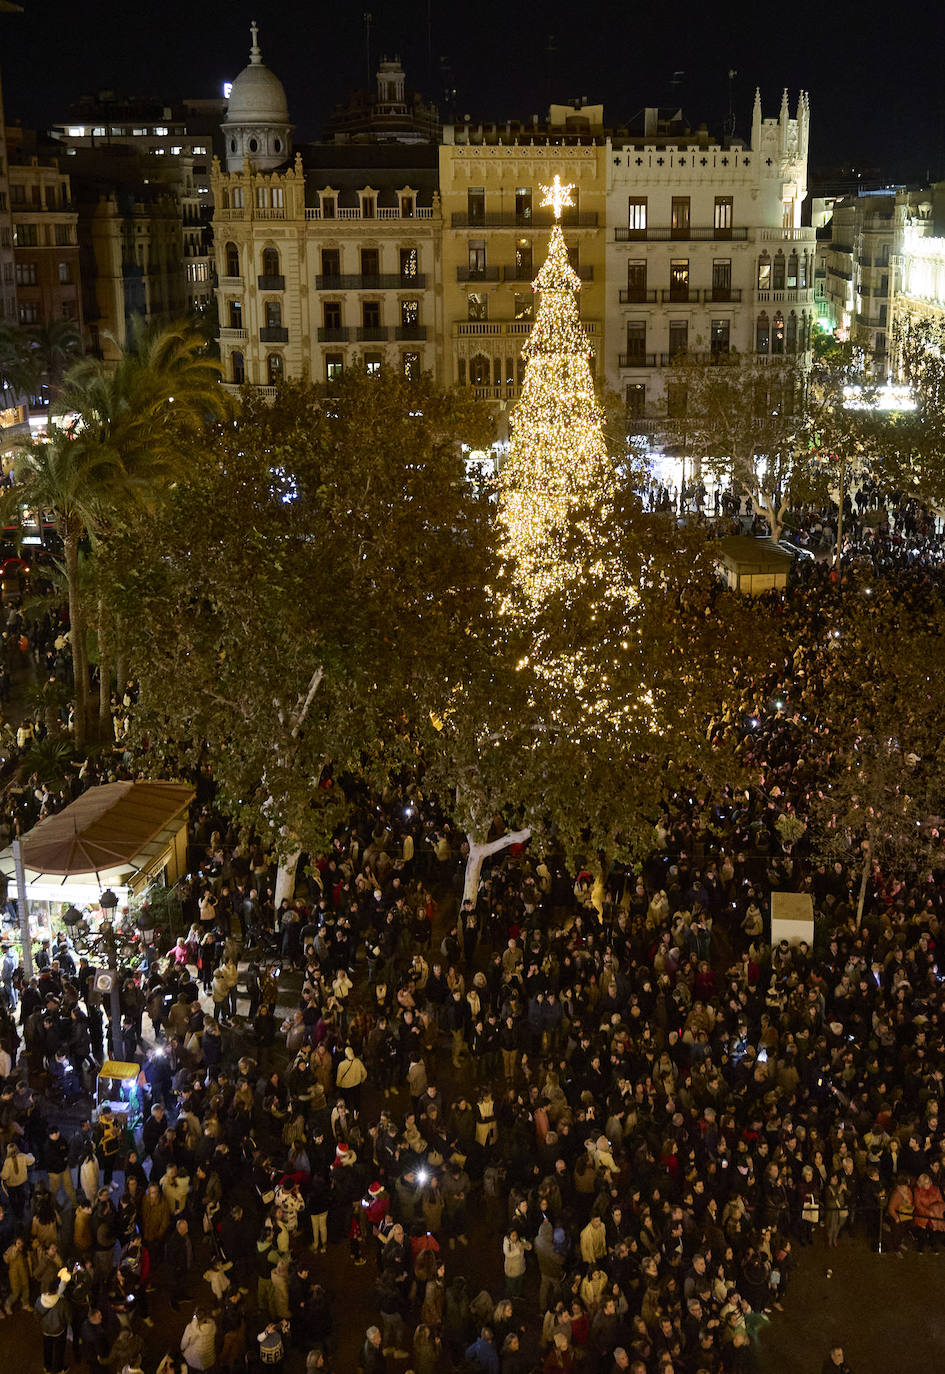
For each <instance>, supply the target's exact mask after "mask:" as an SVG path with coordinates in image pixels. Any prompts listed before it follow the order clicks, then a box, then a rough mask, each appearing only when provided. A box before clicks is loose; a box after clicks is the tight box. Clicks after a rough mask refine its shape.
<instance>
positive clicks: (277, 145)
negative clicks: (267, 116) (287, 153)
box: [272, 138, 282, 153]
mask: <svg viewBox="0 0 945 1374" xmlns="http://www.w3.org/2000/svg"><path fill="white" fill-rule="evenodd" d="M272 146H273V147H274V148H275V150H276V152H277V153H281V152H282V139H281V138H277V139H274V140H273V144H272Z"/></svg>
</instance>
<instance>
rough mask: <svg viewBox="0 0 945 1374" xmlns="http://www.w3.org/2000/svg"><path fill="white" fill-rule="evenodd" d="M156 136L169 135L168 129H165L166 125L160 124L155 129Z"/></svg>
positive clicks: (163, 136) (164, 136)
mask: <svg viewBox="0 0 945 1374" xmlns="http://www.w3.org/2000/svg"><path fill="white" fill-rule="evenodd" d="M154 137H155V138H166V137H167V129H165V127H164V125H163V124H159V125H158V126H157V127H156V128H155V130H154Z"/></svg>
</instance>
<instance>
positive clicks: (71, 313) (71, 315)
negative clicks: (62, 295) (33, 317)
mask: <svg viewBox="0 0 945 1374" xmlns="http://www.w3.org/2000/svg"><path fill="white" fill-rule="evenodd" d="M59 313H60V315H61V316H62V318H63V319H64V320H74V319H75V301H63V302H62V305H61V306H60V309H59Z"/></svg>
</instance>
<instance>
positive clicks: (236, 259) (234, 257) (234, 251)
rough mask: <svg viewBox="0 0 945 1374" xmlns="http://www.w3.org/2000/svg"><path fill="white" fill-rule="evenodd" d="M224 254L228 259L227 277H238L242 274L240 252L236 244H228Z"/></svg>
mask: <svg viewBox="0 0 945 1374" xmlns="http://www.w3.org/2000/svg"><path fill="white" fill-rule="evenodd" d="M223 253H224V256H225V257H226V275H227V276H228V277H238V276H239V274H240V250H239V249H238V248H237V246H236V244H235V243H228V244H227V245H226V247H225V248H224V250H223Z"/></svg>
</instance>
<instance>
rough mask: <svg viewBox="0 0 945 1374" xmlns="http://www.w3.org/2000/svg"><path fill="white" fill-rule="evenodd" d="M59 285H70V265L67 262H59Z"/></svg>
mask: <svg viewBox="0 0 945 1374" xmlns="http://www.w3.org/2000/svg"><path fill="white" fill-rule="evenodd" d="M59 285H60V286H71V285H72V264H71V263H69V262H61V263H60V264H59Z"/></svg>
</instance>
